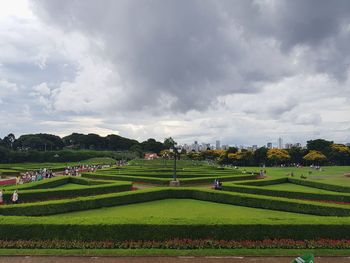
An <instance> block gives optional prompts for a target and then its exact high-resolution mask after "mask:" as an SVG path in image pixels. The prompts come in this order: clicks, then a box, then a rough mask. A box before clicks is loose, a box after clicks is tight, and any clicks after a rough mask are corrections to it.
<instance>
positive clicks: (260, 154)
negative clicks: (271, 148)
mask: <svg viewBox="0 0 350 263" xmlns="http://www.w3.org/2000/svg"><path fill="white" fill-rule="evenodd" d="M253 156H254V162H255V163H256V164H265V163H266V161H267V148H265V147H261V148H258V149H256V150H255V152H254V154H253Z"/></svg>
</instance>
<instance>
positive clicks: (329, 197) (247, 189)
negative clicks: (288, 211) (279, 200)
mask: <svg viewBox="0 0 350 263" xmlns="http://www.w3.org/2000/svg"><path fill="white" fill-rule="evenodd" d="M223 190H225V191H233V192H239V193H247V194H257V195H268V196H279V197H286V198H296V199H305V200H324V201H337V202H350V195H341V194H317V193H308V192H298V191H287V190H277V189H266V188H261V187H254V186H248V185H236V184H227V185H223Z"/></svg>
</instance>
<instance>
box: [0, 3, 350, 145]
mask: <svg viewBox="0 0 350 263" xmlns="http://www.w3.org/2000/svg"><path fill="white" fill-rule="evenodd" d="M0 123H1V127H0V137H3V136H5V135H6V134H8V133H10V132H13V133H15V134H16V136H18V135H21V134H25V133H39V132H46V133H54V134H58V135H68V134H70V133H72V132H80V133H98V134H101V135H107V134H111V133H114V134H119V135H121V136H125V137H130V138H135V139H138V140H144V139H147V138H150V137H153V138H156V139H158V140H163V139H164V138H165V137H169V136H172V137H173V138H175V140H176V141H178V142H182V143H190V142H192V141H193V140H198V141H199V142H211V143H213V142H215V140H217V139H218V140H221V142H222V144H231V145H241V144H242V145H251V144H258V145H263V144H266V142H269V141H271V142H273V143H277V138H278V137H282V138H283V140H284V142H285V143H287V142H301V143H305V141H306V140H308V139H312V138H325V139H330V140H334V141H336V142H340V143H345V142H350V1H348V0H344V1H342V0H337V1H328V0H290V1H287V0H286V1H283V0H255V1H249V0H102V1H101V0H75V1H73V0H71V1H62V0H50V1H27V0H3V1H1V2H0Z"/></svg>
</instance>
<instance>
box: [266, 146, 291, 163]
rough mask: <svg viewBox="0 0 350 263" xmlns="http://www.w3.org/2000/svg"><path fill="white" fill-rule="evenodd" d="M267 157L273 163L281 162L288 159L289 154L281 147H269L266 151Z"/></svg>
mask: <svg viewBox="0 0 350 263" xmlns="http://www.w3.org/2000/svg"><path fill="white" fill-rule="evenodd" d="M267 159H268V160H270V161H271V162H272V163H273V164H281V163H284V162H287V161H288V160H290V155H289V153H288V152H287V151H286V150H283V149H269V150H268V151H267Z"/></svg>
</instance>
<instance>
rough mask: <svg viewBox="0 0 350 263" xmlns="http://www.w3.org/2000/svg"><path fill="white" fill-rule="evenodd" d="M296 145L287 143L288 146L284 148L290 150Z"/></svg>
mask: <svg viewBox="0 0 350 263" xmlns="http://www.w3.org/2000/svg"><path fill="white" fill-rule="evenodd" d="M293 146H294V145H293V143H286V145H285V146H284V148H285V149H290V148H292V147H293Z"/></svg>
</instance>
